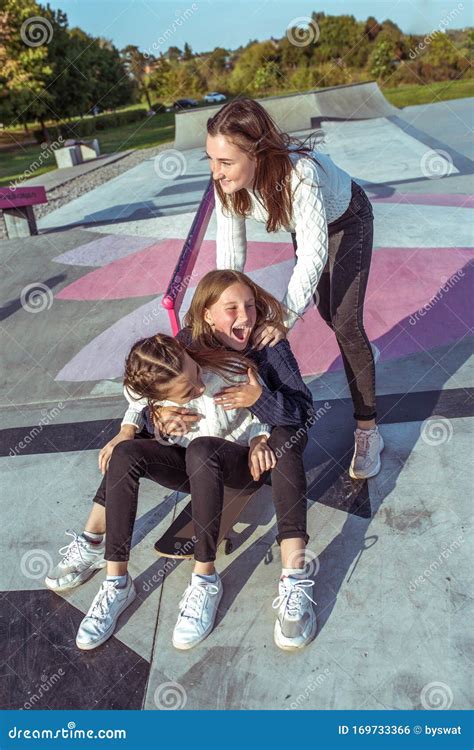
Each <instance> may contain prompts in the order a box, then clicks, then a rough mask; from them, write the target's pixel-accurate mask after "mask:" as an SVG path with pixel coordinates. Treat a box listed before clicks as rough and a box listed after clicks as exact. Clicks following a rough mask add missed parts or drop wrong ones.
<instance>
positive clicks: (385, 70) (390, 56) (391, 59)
mask: <svg viewBox="0 0 474 750" xmlns="http://www.w3.org/2000/svg"><path fill="white" fill-rule="evenodd" d="M368 66H369V71H370V74H371V75H373V76H374V78H382V79H383V78H388V76H389V75H390V74H391V73H392V72H393V71H394V70H395V45H394V44H391V43H390V42H389V41H386V40H385V41H381V42H377V43H376V45H375V47H374V49H373V50H372V52H371V54H370V57H369V62H368Z"/></svg>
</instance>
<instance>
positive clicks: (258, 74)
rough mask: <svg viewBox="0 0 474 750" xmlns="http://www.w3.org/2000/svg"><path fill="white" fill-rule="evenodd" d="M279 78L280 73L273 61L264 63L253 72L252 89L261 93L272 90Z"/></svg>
mask: <svg viewBox="0 0 474 750" xmlns="http://www.w3.org/2000/svg"><path fill="white" fill-rule="evenodd" d="M280 78H281V71H280V69H279V67H278V65H277V64H276V62H274V61H273V60H271V61H270V62H267V63H264V65H261V66H260V68H257V70H256V71H255V78H254V82H253V88H254V89H255V91H259V92H263V91H269V90H270V89H273V88H274V87H275V86H276V85H277V84H278V81H279V80H280Z"/></svg>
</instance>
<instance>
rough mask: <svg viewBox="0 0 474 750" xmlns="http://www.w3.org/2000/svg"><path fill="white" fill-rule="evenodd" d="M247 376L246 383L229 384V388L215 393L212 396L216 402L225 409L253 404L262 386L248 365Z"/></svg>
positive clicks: (258, 396)
mask: <svg viewBox="0 0 474 750" xmlns="http://www.w3.org/2000/svg"><path fill="white" fill-rule="evenodd" d="M247 377H248V379H249V382H248V383H239V385H231V386H229V388H223V389H222V391H219V393H216V395H215V396H214V401H215V402H216V404H218V405H219V406H222V408H223V409H224V410H225V411H229V409H242V408H248V407H249V406H253V405H254V404H255V402H256V401H258V399H259V398H260V396H261V395H262V391H263V388H262V386H261V385H260V383H259V382H258V380H257V378H256V377H255V375H254V372H253V370H252V369H251V368H250V367H249V369H248V370H247Z"/></svg>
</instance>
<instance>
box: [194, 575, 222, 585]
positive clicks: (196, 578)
mask: <svg viewBox="0 0 474 750" xmlns="http://www.w3.org/2000/svg"><path fill="white" fill-rule="evenodd" d="M199 581H206V583H217V573H211V575H208V576H205V575H203V574H202V573H193V574H192V576H191V583H199Z"/></svg>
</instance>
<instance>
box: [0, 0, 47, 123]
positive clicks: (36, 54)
mask: <svg viewBox="0 0 474 750" xmlns="http://www.w3.org/2000/svg"><path fill="white" fill-rule="evenodd" d="M42 11H43V9H42V8H41V6H39V5H38V4H37V3H36V2H34V0H2V2H0V29H1V31H0V89H1V92H2V94H1V99H0V107H1V112H2V113H3V114H4V115H6V116H7V117H8V118H9V119H10V118H11V117H14V118H15V120H19V121H20V122H22V123H23V124H24V126H25V129H26V130H27V121H28V119H30V120H31V119H33V117H38V116H40V117H43V116H45V115H46V113H47V112H48V107H49V105H50V102H51V96H50V94H49V93H48V92H47V91H46V84H47V81H48V77H49V76H50V75H51V74H52V68H51V66H50V64H49V62H48V49H47V45H46V44H39V45H36V41H38V39H36V38H35V37H34V36H33V45H30V44H28V26H24V25H23V24H26V22H27V21H28V19H30V18H33V17H35V16H36V17H38V16H41V15H42ZM29 28H30V30H31V26H30V27H29ZM21 29H22V30H23V35H22V34H21V33H18V31H19V30H21ZM25 29H26V31H25ZM45 33H46V36H45V39H47V38H48V37H49V36H50V33H49V28H48V27H47V25H45ZM25 40H26V41H25ZM40 95H43V97H42V98H40Z"/></svg>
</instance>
